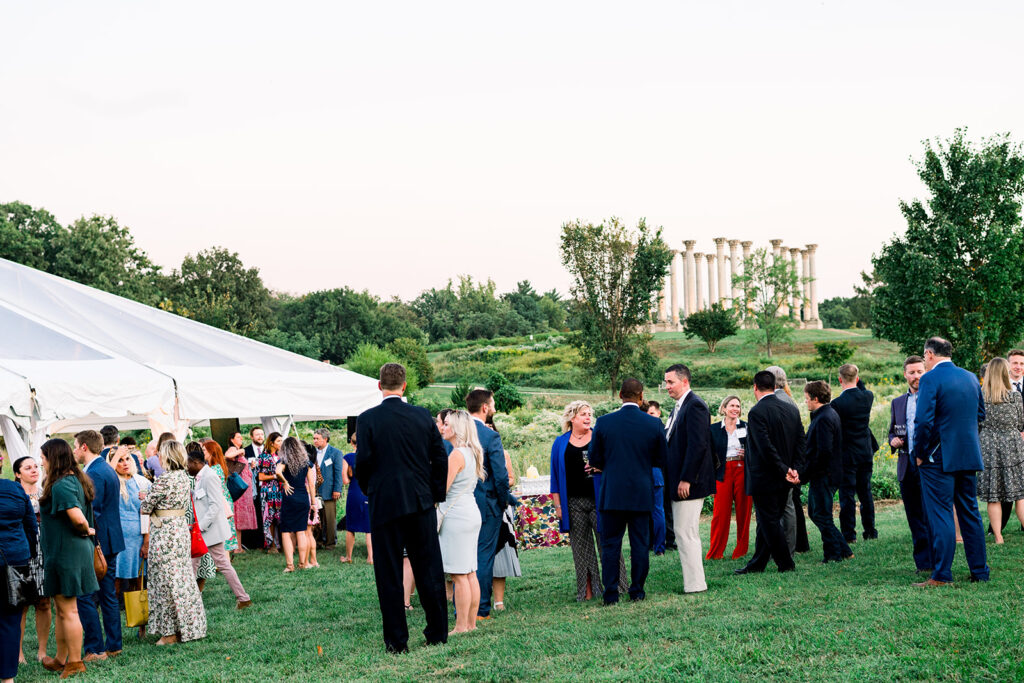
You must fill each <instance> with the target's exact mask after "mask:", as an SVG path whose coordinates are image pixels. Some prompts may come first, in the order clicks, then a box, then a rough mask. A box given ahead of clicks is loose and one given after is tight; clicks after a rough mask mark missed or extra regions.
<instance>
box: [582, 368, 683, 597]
mask: <svg viewBox="0 0 1024 683" xmlns="http://www.w3.org/2000/svg"><path fill="white" fill-rule="evenodd" d="M619 398H621V399H622V407H621V408H619V409H618V410H616V411H614V412H612V413H609V414H607V415H603V416H601V417H599V418H598V419H597V422H596V424H595V425H594V435H593V438H592V439H591V441H590V453H589V458H590V466H591V467H593V468H594V469H595V470H596V471H600V472H602V477H601V486H600V488H599V489H598V491H597V509H598V510H599V511H600V512H601V526H602V529H601V574H602V579H603V580H604V604H606V605H613V604H615V603H617V602H618V601H619V557H620V556H621V554H622V536H623V534H624V533H625V532H626V528H627V527H628V528H629V571H630V585H629V599H630V600H633V601H637V600H643V599H644V598H645V597H646V595H647V594H646V593H645V592H644V583H645V582H646V581H647V572H648V569H649V567H650V557H649V556H648V553H649V552H650V542H651V534H650V531H651V511H652V510H653V508H654V503H653V501H652V496H653V495H654V475H653V468H655V467H660V468H662V471H664V468H665V461H666V457H665V456H666V447H667V444H666V441H665V431H664V428H663V426H662V424H661V420H659V419H658V418H656V417H653V416H651V415H648V414H647V413H645V412H643V411H642V410H640V404H641V403H643V401H644V386H643V384H641V383H640V382H639V381H638V380H635V379H632V378H630V379H627V380H625V381H624V382H623V383H622V389H621V390H620V391H619Z"/></svg>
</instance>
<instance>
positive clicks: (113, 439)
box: [100, 425, 121, 446]
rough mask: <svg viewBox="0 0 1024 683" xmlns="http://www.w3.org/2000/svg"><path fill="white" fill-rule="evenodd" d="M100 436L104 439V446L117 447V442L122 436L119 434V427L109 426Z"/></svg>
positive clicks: (101, 431) (102, 430)
mask: <svg viewBox="0 0 1024 683" xmlns="http://www.w3.org/2000/svg"><path fill="white" fill-rule="evenodd" d="M100 436H102V437H103V445H104V446H116V445H117V440H118V438H119V437H120V436H121V435H120V434H119V433H118V432H117V427H115V426H114V425H107V426H105V427H103V428H102V429H100Z"/></svg>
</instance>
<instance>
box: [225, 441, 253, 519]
mask: <svg viewBox="0 0 1024 683" xmlns="http://www.w3.org/2000/svg"><path fill="white" fill-rule="evenodd" d="M228 469H229V470H230V471H231V472H232V473H233V474H237V475H238V476H240V477H241V478H242V481H244V482H245V483H246V484H248V485H249V488H247V489H246V490H245V493H243V494H242V496H241V497H240V498H239V499H238V500H236V501H235V504H234V507H235V530H236V531H251V530H253V529H258V528H259V527H258V526H257V525H256V505H255V503H254V502H253V494H254V491H253V483H254V482H253V476H252V468H251V467H249V461H248V460H247V459H246V457H245V456H244V455H240V456H238V458H237V459H236V460H235V462H234V464H232V463H231V461H228ZM227 500H228V501H229V502H230V501H231V498H230V497H229V498H228V499H227Z"/></svg>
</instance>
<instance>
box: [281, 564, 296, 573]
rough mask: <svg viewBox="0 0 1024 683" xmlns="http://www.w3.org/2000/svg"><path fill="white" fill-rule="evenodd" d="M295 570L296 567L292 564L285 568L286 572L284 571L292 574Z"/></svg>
mask: <svg viewBox="0 0 1024 683" xmlns="http://www.w3.org/2000/svg"><path fill="white" fill-rule="evenodd" d="M293 571H295V567H293V566H291V565H288V566H287V567H285V568H284V572H283V573H285V574H291V573H292V572H293Z"/></svg>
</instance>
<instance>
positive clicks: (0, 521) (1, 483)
mask: <svg viewBox="0 0 1024 683" xmlns="http://www.w3.org/2000/svg"><path fill="white" fill-rule="evenodd" d="M36 538H37V537H36V513H35V512H34V511H33V510H32V501H30V500H29V498H28V496H27V495H26V494H25V489H23V488H21V484H19V483H17V482H15V481H11V480H10V479H0V550H2V551H3V554H2V555H0V567H2V566H4V565H5V563H4V558H5V557H6V558H7V562H8V563H10V565H11V566H17V565H23V564H28V561H29V558H30V557H34V556H35V555H36V553H37V552H38V550H37V548H36ZM3 590H6V586H5V587H4V588H3Z"/></svg>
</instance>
